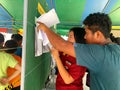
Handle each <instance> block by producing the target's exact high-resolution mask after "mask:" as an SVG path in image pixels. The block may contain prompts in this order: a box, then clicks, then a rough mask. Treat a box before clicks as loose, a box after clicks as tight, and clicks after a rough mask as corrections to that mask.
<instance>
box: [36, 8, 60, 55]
mask: <svg viewBox="0 0 120 90" xmlns="http://www.w3.org/2000/svg"><path fill="white" fill-rule="evenodd" d="M36 22H42V23H44V24H45V25H46V26H48V27H51V26H53V25H55V24H58V23H60V21H59V18H58V16H57V14H56V12H55V9H51V10H50V11H49V12H47V13H45V14H42V15H41V16H40V17H38V18H37V19H36ZM37 26H38V23H36V27H37ZM35 29H36V28H35ZM36 32H37V30H36ZM35 34H37V35H35V36H36V37H35V39H37V40H35V56H40V55H41V54H42V53H44V52H49V47H48V46H49V45H48V44H50V42H49V40H48V38H47V35H46V34H45V33H44V32H43V31H42V30H39V32H37V33H35ZM41 43H42V44H41ZM37 44H38V45H37ZM47 48H48V49H47Z"/></svg>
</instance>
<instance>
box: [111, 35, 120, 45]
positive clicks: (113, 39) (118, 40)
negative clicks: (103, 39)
mask: <svg viewBox="0 0 120 90" xmlns="http://www.w3.org/2000/svg"><path fill="white" fill-rule="evenodd" d="M110 39H111V41H112V42H114V43H117V44H118V45H120V37H115V36H114V35H113V33H110Z"/></svg>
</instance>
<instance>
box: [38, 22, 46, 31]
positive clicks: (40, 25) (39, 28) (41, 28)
mask: <svg viewBox="0 0 120 90" xmlns="http://www.w3.org/2000/svg"><path fill="white" fill-rule="evenodd" d="M37 23H38V24H39V25H38V27H37V30H38V31H39V30H42V31H44V32H45V30H46V29H48V27H47V26H46V25H45V24H44V23H42V22H37Z"/></svg>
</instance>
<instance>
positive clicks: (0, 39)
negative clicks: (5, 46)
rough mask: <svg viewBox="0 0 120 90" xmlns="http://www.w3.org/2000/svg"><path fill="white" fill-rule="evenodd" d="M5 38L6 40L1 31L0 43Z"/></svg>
mask: <svg viewBox="0 0 120 90" xmlns="http://www.w3.org/2000/svg"><path fill="white" fill-rule="evenodd" d="M4 40H5V39H4V36H3V34H1V33H0V43H2V42H4Z"/></svg>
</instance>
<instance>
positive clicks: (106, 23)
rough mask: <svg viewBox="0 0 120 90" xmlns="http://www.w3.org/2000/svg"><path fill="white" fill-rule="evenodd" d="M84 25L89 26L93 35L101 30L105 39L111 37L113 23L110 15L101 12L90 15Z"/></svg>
mask: <svg viewBox="0 0 120 90" xmlns="http://www.w3.org/2000/svg"><path fill="white" fill-rule="evenodd" d="M83 24H84V25H85V26H88V28H89V29H90V30H91V31H92V32H93V33H94V32H96V31H98V30H99V31H100V32H102V33H103V35H104V37H105V38H109V37H110V32H111V27H112V22H111V19H110V18H109V16H108V14H105V13H100V12H98V13H93V14H90V15H89V16H87V17H86V19H85V20H84V21H83Z"/></svg>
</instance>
